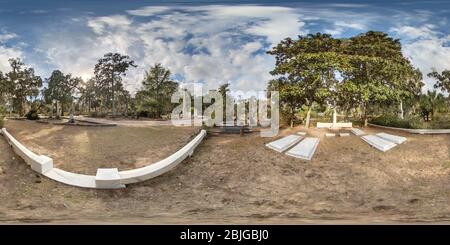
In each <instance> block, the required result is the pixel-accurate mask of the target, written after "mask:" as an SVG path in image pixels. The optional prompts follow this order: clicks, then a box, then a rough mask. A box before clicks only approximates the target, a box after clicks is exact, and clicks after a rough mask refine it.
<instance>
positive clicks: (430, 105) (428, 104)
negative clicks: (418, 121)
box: [420, 90, 445, 121]
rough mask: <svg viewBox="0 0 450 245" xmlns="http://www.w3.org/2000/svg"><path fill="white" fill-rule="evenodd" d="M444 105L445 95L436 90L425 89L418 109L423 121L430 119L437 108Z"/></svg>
mask: <svg viewBox="0 0 450 245" xmlns="http://www.w3.org/2000/svg"><path fill="white" fill-rule="evenodd" d="M444 106H445V97H444V95H443V94H441V93H438V92H437V91H436V90H433V91H427V93H426V94H424V95H422V96H421V98H420V109H421V110H422V115H423V117H424V119H425V121H432V120H433V116H434V114H435V113H436V111H437V110H439V109H441V108H442V107H444Z"/></svg>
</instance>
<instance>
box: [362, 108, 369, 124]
mask: <svg viewBox="0 0 450 245" xmlns="http://www.w3.org/2000/svg"><path fill="white" fill-rule="evenodd" d="M366 106H367V105H365V104H364V113H363V119H364V127H367V126H368V125H369V120H368V117H367V108H366Z"/></svg>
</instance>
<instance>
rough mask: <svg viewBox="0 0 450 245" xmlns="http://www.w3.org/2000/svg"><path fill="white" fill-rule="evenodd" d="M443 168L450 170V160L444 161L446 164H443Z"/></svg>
mask: <svg viewBox="0 0 450 245" xmlns="http://www.w3.org/2000/svg"><path fill="white" fill-rule="evenodd" d="M442 167H444V168H450V160H449V161H444V162H443V163H442Z"/></svg>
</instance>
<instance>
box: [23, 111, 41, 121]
mask: <svg viewBox="0 0 450 245" xmlns="http://www.w3.org/2000/svg"><path fill="white" fill-rule="evenodd" d="M25 117H26V118H27V119H28V120H38V119H39V115H38V111H37V110H36V109H34V108H31V109H30V111H28V113H27V114H25Z"/></svg>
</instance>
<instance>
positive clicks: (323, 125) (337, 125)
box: [317, 122, 353, 128]
mask: <svg viewBox="0 0 450 245" xmlns="http://www.w3.org/2000/svg"><path fill="white" fill-rule="evenodd" d="M352 126H353V124H352V123H351V122H349V123H343V122H340V123H335V124H333V123H321V122H318V123H317V128H351V127H352Z"/></svg>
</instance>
